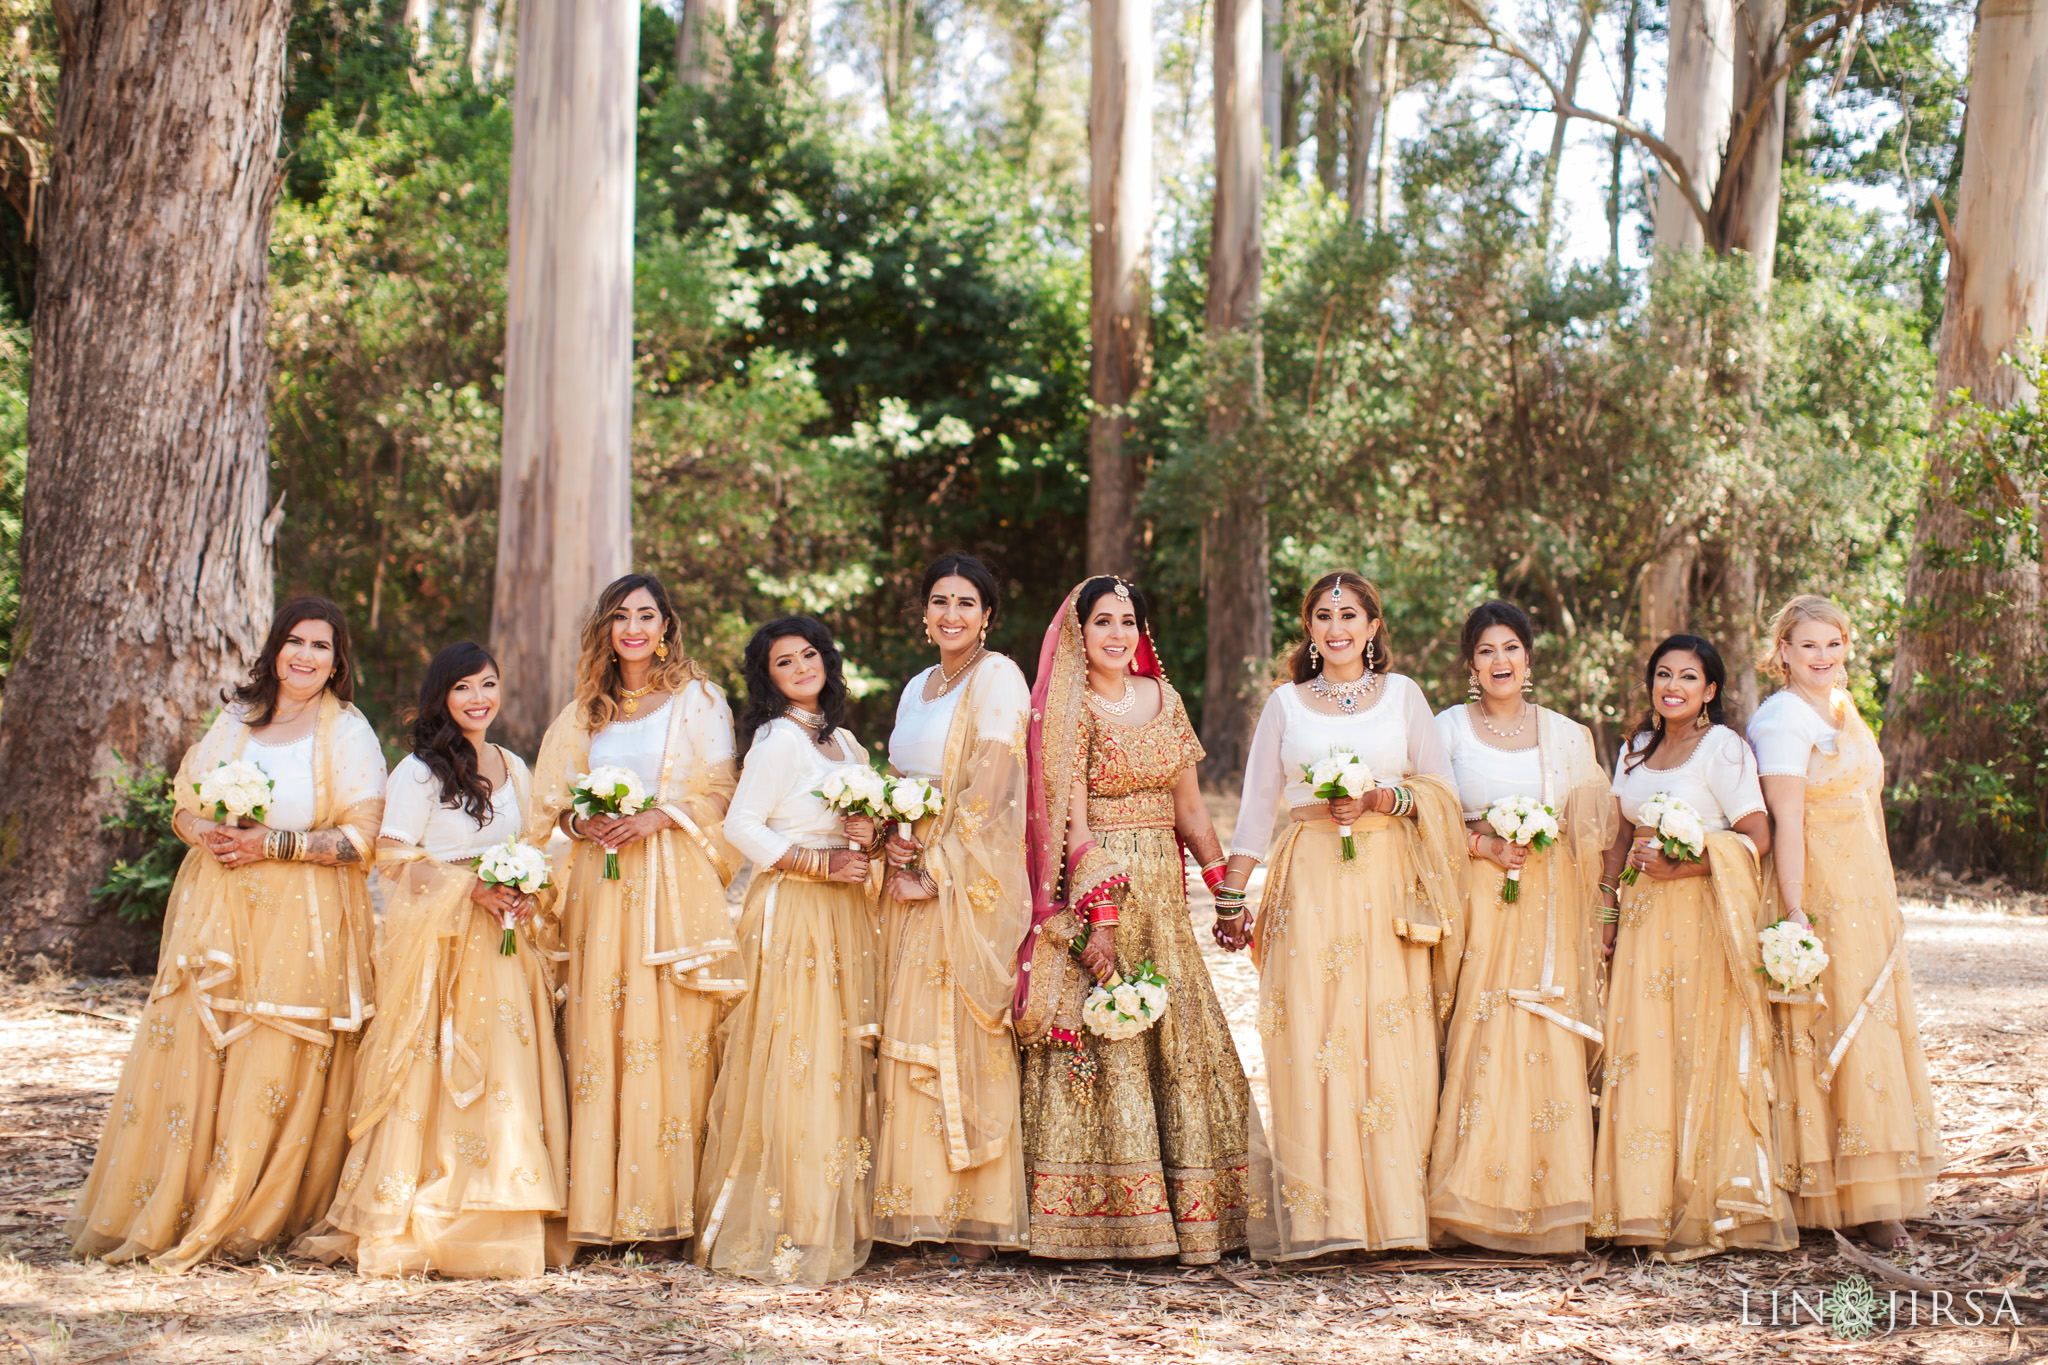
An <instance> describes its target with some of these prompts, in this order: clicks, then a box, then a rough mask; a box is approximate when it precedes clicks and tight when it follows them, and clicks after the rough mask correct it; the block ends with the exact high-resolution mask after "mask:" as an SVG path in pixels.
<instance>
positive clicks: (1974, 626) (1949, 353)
mask: <svg viewBox="0 0 2048 1365" xmlns="http://www.w3.org/2000/svg"><path fill="white" fill-rule="evenodd" d="M2044 109H2048V16H2044V15H2043V13H2042V12H2041V8H2040V6H2039V5H2038V4H2031V3H2027V0H1985V3H1984V4H1982V5H1981V6H1980V7H1979V9H1978V11H1977V40H1976V52H1975V57H1974V59H1973V60H1972V63H1971V70H1970V102H1969V109H1968V111H1967V116H1966V119H1965V127H1964V136H1963V155H1962V162H1963V167H1962V179H1961V183H1960V184H1959V186H1958V189H1957V198H1956V213H1955V217H1954V220H1953V225H1954V232H1955V235H1954V238H1953V239H1952V241H1953V245H1952V248H1951V255H1950V257H1949V266H1948V294H1947V299H1946V302H1945V304H1944V306H1943V310H1942V318H1941V351H1940V356H1939V359H1938V360H1937V362H1936V370H1935V373H1936V380H1935V388H1936V392H1938V393H1941V394H1944V395H1945V394H1949V393H1953V392H1954V391H1955V390H1956V389H1958V388H1967V389H1969V390H1970V393H1971V395H1972V396H1973V397H1974V398H1975V399H1976V401H1978V402H1979V403H1983V404H1986V405H1988V406H1992V407H2001V408H2002V407H2010V406H2012V405H2013V404H2015V403H2021V402H2030V401H2038V398H2039V395H2036V394H2030V393H2028V392H2026V386H2025V385H2024V384H2023V383H2022V382H2021V380H2020V377H2019V374H2018V373H2017V372H2016V371H2015V370H2013V369H2012V368H2011V367H2010V366H2005V365H2001V364H2000V363H1999V357H2000V356H2001V355H2003V354H2004V353H2005V352H2006V350H2007V348H2008V347H2009V346H2010V345H2011V344H2012V343H2013V341H2014V340H2015V339H2016V338H2018V337H2020V336H2021V335H2023V334H2027V333H2031V334H2032V335H2034V336H2036V337H2039V336H2043V335H2048V228H2044V226H2043V225H2044V224H2048V119H2043V118H2042V110H2044ZM1930 474H1931V483H1930V487H1929V490H1928V492H1927V493H1925V494H1923V496H1922V499H1921V504H1920V512H1919V517H1918V521H1917V524H1916V525H1915V527H1914V533H1913V545H1914V551H1913V557H1912V560H1911V562H1910V563H1909V565H1908V567H1907V571H1906V622H1905V627H1904V628H1903V629H1902V630H1901V631H1900V634H1899V646H1898V653H1897V655H1896V656H1895V659H1894V662H1893V666H1892V687H1891V695H1890V698H1889V699H1888V701H1887V703H1886V705H1885V717H1884V750H1885V759H1886V766H1887V768H1888V770H1889V773H1890V776H1891V780H1892V781H1893V782H1895V783H1898V784H1900V785H1911V784H1918V783H1924V782H1925V781H1926V780H1927V778H1928V777H1929V776H1930V775H1932V774H1933V773H1935V772H1937V771H1938V770H1939V769H1940V768H1941V767H1942V766H1943V765H1944V764H1945V763H1948V762H1950V761H1953V762H1957V763H1971V762H1977V761H1984V760H1988V759H1990V758H1992V757H1994V756H1995V755H1996V754H1997V753H1998V752H1999V750H2000V740H2001V737H2000V735H1999V733H1998V725H1997V722H1996V721H1995V720H1993V719H1990V718H1986V719H1984V720H1975V719H1972V718H1971V717H1970V716H1968V715H1966V714H1960V713H1959V710H1960V709H1959V708H1955V707H1952V706H1947V705H1946V703H1945V700H1944V698H1943V696H1942V694H1941V691H1940V689H1939V687H1937V686H1930V685H1929V684H1930V681H1932V680H1934V679H1938V678H1940V677H1942V676H1943V675H1950V676H1951V677H1952V676H1953V674H1954V672H1955V670H1956V668H1957V667H1958V665H1956V664H1952V663H1951V660H1954V659H1959V658H1960V659H1973V658H1982V659H1984V660H1988V661H1989V665H1988V666H1989V670H1990V674H1991V676H1992V677H1993V678H1994V679H1995V680H1996V681H1997V682H1999V683H2001V684H2003V685H2004V690H2005V694H2006V696H2008V697H2011V698H2014V699H2017V698H2019V697H2021V696H2025V695H2029V694H2027V693H2024V692H2022V691H2021V690H2020V688H2021V686H2022V685H2023V680H2024V678H2025V677H2026V676H2027V675H2028V673H2029V671H2030V668H2031V667H2032V666H2035V665H2037V663H2038V660H2039V657H2040V654H2041V651H2042V649H2043V645H2044V641H2043V639H2042V622H2041V605H2042V602H2041V596H2042V592H2041V589H2042V584H2041V566H2040V565H2038V564H2030V565H2025V566H2023V567H2021V568H2018V569H2015V570H2013V571H2011V572H2005V573H2001V572H1996V571H1994V570H1990V569H1971V568H1961V567H1943V566H1940V565H1938V564H1937V563H1935V562H1931V561H1932V560H1933V557H1934V555H1933V552H1938V551H1940V550H1955V549H1958V548H1961V547H1964V546H1966V545H1967V544H1968V543H1969V541H1970V539H1971V537H1972V535H1973V533H1974V529H1975V528H1974V527H1973V526H1972V525H1971V524H1970V518H1969V514H1968V511H1967V509H1965V508H1962V507H1959V506H1957V505H1956V504H1955V503H1954V502H1953V501H1952V500H1950V499H1949V498H1948V497H1946V496H1944V489H1945V488H1946V486H1947V485H1948V480H1949V477H1950V474H1949V471H1948V470H1947V469H1946V468H1945V467H1943V466H1941V465H1936V466H1935V468H1934V469H1932V470H1931V471H1930ZM2037 515H2038V512H2037ZM1991 600H1999V601H2001V602H2002V609H2001V610H1999V611H1998V613H1997V616H1996V619H1995V620H1990V621H1987V620H1985V619H1984V618H1983V613H1981V611H1975V610H1972V608H1973V607H1980V606H1981V605H1982V604H1983V603H1984V602H1986V601H1991ZM1961 666H1963V667H1979V668H1981V666H1980V665H1961ZM11 704H12V703H11V702H10V705H11ZM1895 813H1896V815H1897V817H1898V828H1897V838H1896V840H1895V841H1894V843H1893V844H1892V852H1893V855H1894V857H1896V858H1898V859H1899V860H1900V861H1901V862H1904V863H1907V864H1909V865H1912V866H1916V867H1928V866H1931V865H1933V864H1934V863H1936V862H1942V863H1946V864H1948V865H1949V866H1951V867H1957V868H1960V867H1962V866H1965V865H1967V864H1968V862H1970V861H1971V860H1972V858H1973V854H1974V853H1975V851H1976V850H1975V847H1974V845H1973V841H1972V835H1971V833H1970V832H1969V831H1968V830H1967V829H1966V828H1963V827H1961V826H1960V825H1959V822H1958V821H1957V819H1956V809H1955V805H1954V803H1953V802H1951V801H1936V800H1928V799H1925V798H1923V799H1921V800H1918V801H1914V802H1910V803H1905V804H1902V805H1900V806H1898V807H1896V809H1895ZM2030 871H2034V872H2038V869H2030Z"/></svg>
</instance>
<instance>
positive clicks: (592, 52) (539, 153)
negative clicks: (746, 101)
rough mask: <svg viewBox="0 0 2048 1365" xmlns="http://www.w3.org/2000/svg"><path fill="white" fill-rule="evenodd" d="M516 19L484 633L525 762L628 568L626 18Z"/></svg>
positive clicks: (565, 14) (632, 92)
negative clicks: (594, 614)
mask: <svg viewBox="0 0 2048 1365" xmlns="http://www.w3.org/2000/svg"><path fill="white" fill-rule="evenodd" d="M521 9H522V12H521V15H520V34H519V38H520V42H519V48H520V52H521V53H522V54H523V60H521V61H520V63H519V66H518V70H517V72H516V74H515V76H514V80H513V95H512V198H511V220H512V222H511V243H510V245H511V251H510V264H509V266H508V269H507V276H508V279H507V290H506V300H505V435H504V457H503V468H502V472H501V474H500V479H501V482H500V487H499V495H498V571H497V581H496V591H495V594H494V596H493V599H492V605H491V638H492V641H493V643H494V646H495V648H496V650H497V655H498V663H499V667H500V668H501V669H502V670H503V672H504V677H505V685H506V692H507V700H506V704H505V710H504V721H503V725H504V730H505V738H506V740H507V742H508V743H510V744H511V745H512V746H513V747H514V748H522V749H524V750H525V751H526V752H528V753H531V752H533V751H534V749H535V748H537V747H538V745H539V742H540V737H541V733H542V731H543V730H545V728H546V726H547V723H548V721H550V720H552V719H553V718H554V715H555V713H556V712H557V711H558V710H560V709H561V708H562V706H563V705H565V704H566V703H567V701H568V699H569V698H570V697H571V696H572V695H573V694H574V691H575V667H576V654H577V643H578V637H579V632H580V631H581V629H582V625H583V618H584V615H585V613H587V612H588V610H589V608H590V603H591V601H592V600H593V598H594V597H595V596H596V594H597V590H598V589H599V588H601V587H602V586H603V585H604V584H606V583H608V582H610V581H611V580H612V579H614V578H616V577H618V576H619V575H620V574H622V573H624V572H626V570H627V569H628V567H629V566H630V565H631V563H632V503H631V493H632V421H633V134H634V103H635V97H636V94H637V91H638V82H637V81H636V79H635V73H636V71H637V69H638V68H637V57H638V52H639V38H640V10H639V7H638V6H637V5H635V4H632V3H629V2H628V0H612V2H611V3H608V4H603V5H592V4H578V3H577V2H576V0H526V3H525V5H524V6H522V7H521Z"/></svg>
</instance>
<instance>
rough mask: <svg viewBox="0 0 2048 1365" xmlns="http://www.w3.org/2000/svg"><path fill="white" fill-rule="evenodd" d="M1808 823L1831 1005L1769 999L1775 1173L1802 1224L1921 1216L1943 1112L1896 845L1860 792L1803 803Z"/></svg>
mask: <svg viewBox="0 0 2048 1365" xmlns="http://www.w3.org/2000/svg"><path fill="white" fill-rule="evenodd" d="M1804 824H1805V829H1806V902H1805V903H1806V911H1807V918H1809V919H1811V920H1812V921H1813V924H1814V928H1815V929H1816V930H1817V931H1818V932H1819V934H1820V937H1821V942H1822V943H1823V944H1824V945H1825V946H1826V948H1827V951H1828V965H1827V966H1826V968H1824V969H1823V970H1822V972H1821V979H1820V990H1821V997H1822V999H1824V1000H1825V1001H1826V1008H1825V1009H1820V1008H1817V1007H1816V1006H1815V1005H1811V1004H1776V1005H1773V1006H1772V1013H1773V1014H1774V1016H1775V1022H1776V1025H1777V1027H1776V1030H1775V1032H1776V1038H1775V1044H1776V1045H1775V1047H1774V1049H1773V1052H1772V1063H1773V1070H1774V1071H1775V1073H1776V1075H1777V1077H1778V1105H1777V1118H1778V1125H1777V1130H1778V1134H1779V1149H1780V1165H1781V1167H1782V1170H1781V1173H1780V1179H1781V1183H1782V1184H1783V1185H1784V1186H1785V1187H1786V1188H1787V1189H1790V1190H1792V1191H1793V1192H1794V1194H1795V1195H1796V1196H1797V1197H1796V1198H1795V1199H1794V1200H1793V1209H1794V1213H1795V1215H1796V1216H1797V1218H1798V1220H1799V1225H1800V1226H1801V1227H1810V1228H1839V1227H1853V1226H1857V1225H1860V1224H1863V1223H1877V1222H1884V1221H1886V1220H1888V1219H1903V1218H1923V1217H1925V1216H1926V1214H1927V1201H1928V1185H1929V1183H1930V1182H1931V1181H1932V1180H1933V1179H1934V1177H1935V1175H1936V1174H1938V1173H1939V1172H1940V1170H1941V1124H1940V1120H1939V1119H1938V1118H1937V1117H1936V1114H1935V1109H1934V1090H1933V1086H1932V1085H1931V1084H1930V1083H1929V1081H1928V1078H1927V1054H1926V1052H1925V1050H1924V1049H1923V1048H1922V1047H1921V1044H1920V1024H1919V1016H1918V1013H1917V1011H1916V1010H1915V1008H1914V1004H1913V980H1912V977H1911V976H1910V975H1909V974H1908V973H1907V970H1906V924H1905V920H1904V918H1903V917H1902V916H1901V915H1900V914H1899V898H1898V890H1897V888H1896V886H1895V885H1894V883H1893V881H1892V864H1891V854H1890V852H1889V850H1888V849H1887V848H1886V847H1885V844H1884V836H1883V832H1882V830H1881V829H1879V828H1878V826H1877V823H1876V819H1875V817H1874V816H1873V814H1872V812H1871V808H1870V804H1869V803H1868V802H1867V801H1866V800H1863V799H1861V798H1860V797H1859V798H1856V799H1854V800H1853V801H1851V802H1842V803H1838V804H1835V805H1833V806H1819V805H1817V804H1816V803H1813V802H1809V803H1808V805H1807V807H1806V819H1805V822H1804ZM1773 913H1774V914H1775V911H1774V912H1773Z"/></svg>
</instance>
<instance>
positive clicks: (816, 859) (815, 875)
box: [789, 848, 832, 882]
mask: <svg viewBox="0 0 2048 1365" xmlns="http://www.w3.org/2000/svg"><path fill="white" fill-rule="evenodd" d="M789 870H790V871H791V872H794V873H795V874H796V875H797V876H799V877H809V878H810V879H811V880H812V881H814V882H822V881H826V880H828V879H829V878H830V877H831V876H832V853H831V850H829V849H823V848H799V849H797V850H796V861H795V862H793V863H791V864H790V867H789Z"/></svg>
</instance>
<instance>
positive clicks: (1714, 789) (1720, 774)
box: [1614, 725, 1764, 829]
mask: <svg viewBox="0 0 2048 1365" xmlns="http://www.w3.org/2000/svg"><path fill="white" fill-rule="evenodd" d="M1649 742H1650V737H1649V736H1648V735H1640V736H1638V737H1637V738H1636V739H1635V740H1634V741H1633V742H1631V743H1630V745H1629V752H1630V753H1633V752H1634V751H1635V750H1637V749H1640V748H1644V747H1646V746H1647V745H1648V744H1649ZM1626 759H1627V755H1626V754H1624V755H1623V756H1622V757H1621V758H1618V759H1616V760H1615V763H1614V794H1615V795H1616V796H1617V797H1620V798H1621V814H1622V818H1623V819H1625V820H1630V821H1633V820H1634V819H1635V818H1636V814H1637V812H1639V811H1641V810H1642V808H1643V803H1644V802H1645V801H1648V800H1649V799H1650V798H1651V797H1653V796H1655V795H1656V794H1657V793H1658V792H1669V793H1671V794H1672V795H1673V796H1675V797H1677V798H1678V799H1679V800H1681V801H1683V802H1685V804H1686V805H1688V806H1691V807H1692V808H1693V809H1694V810H1696V811H1698V812H1699V815H1700V821H1701V823H1702V824H1704V825H1706V827H1707V828H1708V829H1732V828H1733V827H1734V825H1735V822H1736V821H1737V820H1740V819H1741V818H1742V817H1743V816H1745V815H1754V814H1755V813H1757V812H1758V811H1760V810H1762V809H1763V808H1764V789H1763V787H1762V786H1761V785H1760V784H1759V783H1758V782H1757V780H1756V755H1755V754H1753V753H1751V752H1750V751H1749V745H1747V744H1745V743H1744V742H1743V740H1742V736H1741V735H1738V734H1736V733H1735V732H1734V731H1733V730H1731V729H1729V728H1728V727H1727V726H1725V725H1716V726H1715V727H1714V728H1713V729H1711V730H1709V731H1708V732H1707V736H1706V738H1705V739H1702V740H1701V741H1700V742H1699V744H1698V746H1697V747H1695V748H1694V749H1693V751H1692V756H1691V757H1690V758H1688V759H1686V760H1685V762H1683V763H1681V764H1679V765H1678V766H1677V767H1676V768H1672V769H1669V770H1667V771H1662V772H1659V771H1656V770H1653V769H1651V768H1650V767H1648V766H1647V765H1645V764H1641V763H1638V764H1637V765H1636V766H1635V767H1634V768H1624V767H1623V766H1622V764H1623V763H1624V762H1625V761H1626Z"/></svg>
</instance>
